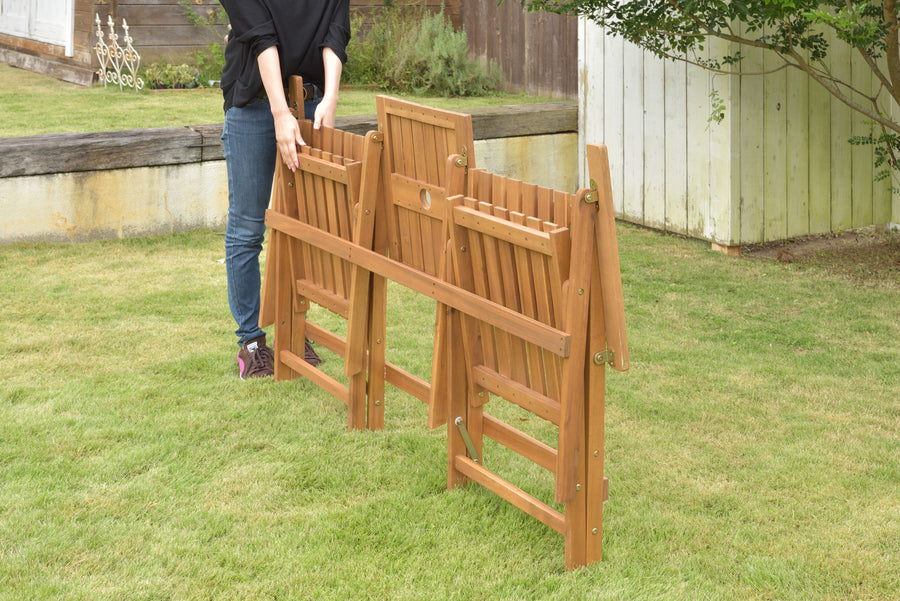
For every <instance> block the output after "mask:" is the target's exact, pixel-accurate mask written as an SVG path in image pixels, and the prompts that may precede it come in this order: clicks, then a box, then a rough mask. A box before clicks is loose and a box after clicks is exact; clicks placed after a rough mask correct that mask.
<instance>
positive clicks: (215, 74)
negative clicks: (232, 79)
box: [178, 0, 230, 85]
mask: <svg viewBox="0 0 900 601" xmlns="http://www.w3.org/2000/svg"><path fill="white" fill-rule="evenodd" d="M178 5H179V6H180V7H181V10H182V13H183V14H184V16H185V18H187V20H188V22H190V24H191V25H193V26H194V27H200V28H202V29H205V30H206V31H208V32H209V33H210V34H212V36H215V37H216V38H217V39H220V40H223V42H213V43H210V44H207V45H206V47H205V48H203V49H202V50H196V51H195V52H194V54H193V59H194V66H196V67H197V71H198V74H197V79H198V82H199V83H200V85H210V82H213V81H219V80H220V79H222V68H223V67H224V66H225V44H224V39H225V34H226V33H227V32H228V29H230V27H229V24H228V15H227V14H226V13H225V9H224V8H222V7H221V6H214V7H205V8H206V11H205V12H197V11H198V7H197V6H195V5H194V4H192V3H191V2H190V0H180V1H179V2H178Z"/></svg>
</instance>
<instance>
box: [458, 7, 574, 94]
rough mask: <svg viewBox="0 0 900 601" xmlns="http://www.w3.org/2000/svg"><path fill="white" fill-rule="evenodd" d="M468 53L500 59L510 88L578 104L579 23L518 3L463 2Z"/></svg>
mask: <svg viewBox="0 0 900 601" xmlns="http://www.w3.org/2000/svg"><path fill="white" fill-rule="evenodd" d="M460 2H461V6H460V21H461V24H462V27H463V28H464V29H465V30H466V34H467V35H468V37H469V45H470V54H471V55H472V56H475V57H479V58H480V59H482V60H483V61H484V62H485V63H488V62H490V61H491V60H494V61H497V63H498V64H499V65H500V68H501V70H502V72H503V79H504V81H505V82H506V86H507V89H509V90H511V91H515V92H525V93H529V94H541V95H547V96H552V97H556V98H567V99H569V100H575V99H576V98H577V95H578V20H577V19H575V18H573V17H562V16H559V15H553V14H550V13H543V12H538V13H529V12H527V11H525V10H523V9H522V6H521V4H520V3H519V2H517V1H516V0H506V2H503V3H502V4H500V5H499V6H498V5H497V3H496V2H494V1H485V0H460Z"/></svg>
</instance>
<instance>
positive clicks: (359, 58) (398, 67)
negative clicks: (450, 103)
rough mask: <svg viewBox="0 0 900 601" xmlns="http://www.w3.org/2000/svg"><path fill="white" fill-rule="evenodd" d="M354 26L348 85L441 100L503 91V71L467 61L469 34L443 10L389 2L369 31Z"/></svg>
mask: <svg viewBox="0 0 900 601" xmlns="http://www.w3.org/2000/svg"><path fill="white" fill-rule="evenodd" d="M352 28H353V38H352V39H351V41H350V45H349V46H348V47H347V54H348V56H349V60H348V61H347V65H346V66H345V68H344V75H343V77H342V81H344V82H346V83H371V84H375V85H377V86H378V87H380V88H382V89H384V90H398V91H401V92H412V93H415V94H420V95H438V96H477V95H482V94H485V93H487V92H490V91H493V90H497V89H499V87H500V83H501V80H500V76H499V67H498V66H497V65H496V64H495V63H492V64H491V65H490V69H485V68H484V67H482V66H481V65H480V64H479V63H478V62H476V61H473V60H470V59H469V58H468V56H467V52H468V39H467V38H466V34H465V31H454V30H453V25H452V24H451V23H450V21H449V20H448V19H447V18H446V16H445V15H444V12H443V10H442V11H441V12H439V13H431V12H429V11H427V10H426V9H424V8H423V7H419V6H398V5H396V3H395V2H389V1H385V6H384V8H383V10H382V11H381V12H380V13H379V15H378V17H377V19H376V20H375V22H374V23H373V24H372V25H371V26H370V27H368V28H366V27H365V25H364V21H363V19H362V17H360V16H358V15H357V16H356V17H354V18H353V21H352Z"/></svg>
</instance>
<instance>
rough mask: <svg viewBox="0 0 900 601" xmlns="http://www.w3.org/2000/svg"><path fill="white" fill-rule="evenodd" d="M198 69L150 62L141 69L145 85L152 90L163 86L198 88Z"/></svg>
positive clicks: (185, 65) (183, 65)
mask: <svg viewBox="0 0 900 601" xmlns="http://www.w3.org/2000/svg"><path fill="white" fill-rule="evenodd" d="M197 77H198V71H197V69H196V68H194V67H192V66H190V65H187V64H184V63H182V64H180V65H172V64H169V63H150V64H149V65H147V66H146V67H144V68H143V69H142V70H141V78H142V79H143V80H144V85H145V86H146V87H148V88H150V89H151V90H153V89H162V88H196V87H197V86H198V82H197Z"/></svg>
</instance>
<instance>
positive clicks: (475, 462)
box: [447, 167, 627, 567]
mask: <svg viewBox="0 0 900 601" xmlns="http://www.w3.org/2000/svg"><path fill="white" fill-rule="evenodd" d="M597 169H598V171H601V170H602V168H601V167H597ZM607 172H608V167H607ZM597 175H598V176H600V177H602V175H601V174H600V173H597ZM473 179H474V178H473ZM490 179H491V180H492V181H491V185H489V186H484V185H482V186H476V187H473V188H471V190H472V191H473V192H474V196H456V197H451V198H450V199H448V211H447V222H448V230H449V234H450V238H451V248H452V260H453V271H454V276H455V284H456V285H457V286H458V287H459V288H461V289H463V290H466V291H469V292H473V293H475V294H477V295H478V296H480V297H483V298H485V299H488V300H490V301H492V302H494V303H496V304H498V305H502V306H504V307H506V308H509V309H512V310H514V311H516V312H517V313H520V314H522V315H524V316H527V317H529V318H531V319H534V320H536V321H538V322H540V323H542V324H545V325H547V326H550V327H551V328H553V329H554V330H556V331H558V332H559V333H562V334H564V335H566V336H567V338H568V341H569V344H568V345H567V347H566V348H564V349H559V348H555V347H554V342H555V341H556V340H557V337H556V336H552V335H551V336H548V337H547V339H546V341H542V340H535V339H532V340H526V339H525V338H523V336H522V333H521V332H520V331H519V330H517V328H516V327H515V326H513V325H512V324H510V326H509V327H498V326H497V325H496V323H489V322H487V321H485V320H483V319H480V318H479V317H478V316H477V315H475V314H468V313H465V312H463V314H462V315H461V317H460V325H459V331H460V332H461V335H462V340H463V346H464V360H465V366H466V373H467V378H468V381H469V386H468V389H467V390H465V391H462V394H457V395H455V396H454V397H453V398H452V399H451V401H450V413H449V418H450V420H452V422H453V423H455V424H456V425H457V426H458V428H459V432H456V433H454V432H452V431H451V432H450V433H448V463H449V477H448V484H449V485H450V486H457V485H459V484H461V483H464V482H465V481H467V480H472V481H475V482H478V483H480V484H482V485H483V486H485V487H487V488H488V489H490V490H491V491H493V492H495V493H496V494H498V495H500V496H501V497H503V498H504V499H506V500H507V501H509V502H511V503H512V504H513V505H515V506H516V507H519V508H520V509H522V510H523V511H525V512H526V513H528V514H529V515H532V516H534V517H535V518H537V519H539V520H540V521H542V522H543V523H545V524H547V525H548V526H550V527H551V528H553V529H555V530H557V531H558V532H560V533H562V534H564V535H565V538H566V563H567V566H568V567H574V566H577V565H585V564H587V563H590V562H592V561H596V560H598V559H599V558H600V552H601V547H600V537H599V536H598V535H599V532H600V529H601V525H602V502H603V500H604V499H605V498H606V481H605V478H604V477H603V460H602V447H603V402H604V398H603V396H604V391H603V384H604V382H603V365H604V364H605V363H606V361H605V360H599V359H598V357H600V358H603V359H605V358H606V357H607V356H608V355H606V354H605V353H606V352H607V351H608V350H609V349H608V348H607V344H606V343H607V340H606V334H607V328H606V325H607V324H606V320H605V317H604V311H603V286H602V283H601V270H602V269H603V265H602V264H601V262H600V251H599V248H600V244H598V241H597V238H596V236H597V232H598V229H599V228H600V222H601V221H602V220H603V219H606V218H607V217H608V214H607V213H606V211H605V210H604V211H600V210H598V205H599V202H598V201H599V197H600V196H601V194H600V193H599V192H598V191H596V190H580V191H579V192H578V193H577V194H575V195H568V194H567V195H557V194H550V195H549V196H547V198H550V199H555V201H556V204H554V203H553V202H550V203H544V206H549V207H551V209H552V210H553V211H556V210H557V208H558V207H560V206H561V204H559V203H562V201H563V200H565V204H566V205H567V209H566V210H565V211H564V212H562V211H560V212H557V214H556V215H553V218H554V219H559V220H560V221H570V222H571V225H567V226H560V224H558V223H555V222H550V221H546V220H542V219H539V218H537V217H532V216H528V215H526V214H525V213H523V212H520V211H517V210H511V209H509V208H507V207H506V206H498V204H503V205H509V204H510V198H513V197H512V196H511V195H510V194H509V190H510V189H520V188H521V186H520V185H519V183H517V182H514V181H513V180H506V181H504V180H503V178H499V177H497V176H491V178H490ZM470 181H471V180H470ZM514 198H515V199H516V202H518V203H519V204H514V205H513V206H514V207H516V208H524V209H526V210H533V211H536V210H537V207H538V205H537V204H535V205H533V206H529V205H528V204H527V203H528V202H530V201H532V200H535V199H536V198H537V193H536V190H535V191H534V193H532V192H527V193H526V194H524V195H522V194H521V193H519V194H517V195H516V196H515V197H514ZM523 199H524V200H525V201H526V204H525V205H523V204H521V201H522V200H523ZM494 200H497V201H498V202H497V203H495V202H493V201H494ZM606 200H610V201H611V196H610V197H608V198H606V199H605V200H604V202H605V201H606ZM609 206H610V207H611V205H609ZM601 214H602V215H603V217H602V218H601ZM549 216H550V213H549V212H548V217H549ZM608 233H609V232H608V230H606V229H605V226H604V235H608ZM613 236H614V230H613ZM612 244H613V246H614V245H615V238H614V237H613V240H612ZM616 260H617V257H616ZM615 272H616V273H615V275H616V276H617V275H618V265H616V270H615ZM608 279H609V278H608ZM619 298H621V297H619ZM621 325H622V326H624V321H622V322H621ZM616 327H618V325H617V326H616ZM616 335H617V336H619V334H618V333H617V334H616ZM619 339H620V341H621V342H622V343H623V344H624V330H623V331H622V332H621V336H620V337H619ZM620 353H624V357H620V360H621V362H620V367H622V368H624V367H627V349H624V348H622V347H620ZM613 354H614V353H613ZM492 398H494V399H504V400H505V401H508V402H510V403H513V404H515V405H517V406H518V407H520V408H522V409H524V410H526V411H527V412H529V413H531V414H533V415H535V416H537V417H539V418H541V419H543V420H546V422H549V423H550V424H553V425H555V426H556V427H557V436H556V440H555V446H554V445H551V444H547V443H545V442H542V441H541V440H538V439H536V438H534V437H532V436H530V435H528V434H526V433H524V432H522V431H521V430H519V429H518V428H516V427H514V426H512V425H510V424H509V423H506V422H504V421H502V420H501V419H499V418H498V417H496V416H494V415H492V414H490V413H489V412H488V410H487V407H488V405H487V403H488V400H490V399H492ZM498 402H499V401H498ZM485 436H487V437H488V438H491V439H493V440H495V441H496V442H498V443H500V444H502V445H504V446H506V447H508V448H509V449H511V450H513V451H515V452H517V453H519V454H521V455H523V456H524V457H526V458H528V459H529V460H531V461H533V462H535V463H536V464H538V465H540V466H541V467H543V468H545V469H547V470H549V471H550V472H552V473H553V474H554V476H555V482H554V501H556V502H557V503H564V504H565V510H564V511H563V512H560V511H557V510H556V509H554V508H553V507H551V506H550V505H548V504H547V503H545V502H543V501H541V500H539V499H537V498H535V497H534V496H532V495H530V494H528V493H526V492H524V491H523V490H522V489H520V488H518V487H517V486H515V485H513V484H512V483H510V482H508V481H507V480H505V479H504V478H502V477H500V476H498V475H497V474H496V473H494V472H493V471H491V470H489V469H488V468H487V467H486V466H485V457H484V445H483V437H485ZM587 450H590V451H591V453H590V455H588V453H587Z"/></svg>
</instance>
